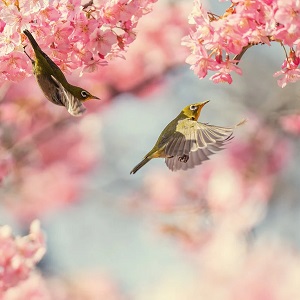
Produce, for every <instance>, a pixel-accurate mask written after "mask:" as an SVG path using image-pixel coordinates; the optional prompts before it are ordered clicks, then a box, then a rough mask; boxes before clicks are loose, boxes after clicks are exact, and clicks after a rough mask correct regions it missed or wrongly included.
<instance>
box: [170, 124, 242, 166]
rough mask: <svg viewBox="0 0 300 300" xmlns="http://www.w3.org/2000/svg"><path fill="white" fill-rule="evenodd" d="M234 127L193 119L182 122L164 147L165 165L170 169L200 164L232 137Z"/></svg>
mask: <svg viewBox="0 0 300 300" xmlns="http://www.w3.org/2000/svg"><path fill="white" fill-rule="evenodd" d="M242 123H243V122H240V123H239V124H238V125H241V124H242ZM238 125H236V126H238ZM236 126H235V127H236ZM235 127H220V126H213V125H209V124H204V123H200V122H197V121H193V120H188V121H186V122H184V126H181V127H179V131H177V132H176V133H175V134H174V138H172V139H171V140H170V141H169V143H168V144H167V146H166V148H165V153H166V155H167V157H166V159H165V162H166V165H167V166H168V168H169V169H171V170H172V171H177V170H187V169H190V168H193V167H194V166H196V165H200V164H201V163H202V161H205V160H208V159H209V156H210V155H212V154H214V153H215V152H217V151H219V150H222V149H223V146H224V145H225V144H227V143H228V142H229V141H230V140H232V139H233V130H234V128H235Z"/></svg>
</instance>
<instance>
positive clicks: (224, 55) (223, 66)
mask: <svg viewBox="0 0 300 300" xmlns="http://www.w3.org/2000/svg"><path fill="white" fill-rule="evenodd" d="M299 9H300V3H299V1H293V0H288V1H286V0H257V1H247V0H246V1H245V0H232V1H231V5H230V7H229V8H228V9H227V10H226V11H225V13H224V14H223V15H221V16H219V15H216V14H214V13H212V12H208V11H207V10H206V9H205V8H204V7H203V5H202V4H201V2H200V0H195V2H194V7H193V10H192V12H191V14H190V16H189V23H190V24H191V26H192V29H191V32H190V35H188V36H186V37H184V39H183V40H182V44H183V45H185V46H187V47H188V48H189V49H190V51H191V54H190V55H189V56H188V58H187V60H186V62H187V63H188V64H190V65H191V68H192V69H193V70H194V72H195V74H197V75H198V77H199V78H204V77H206V75H207V73H208V71H214V72H216V73H215V74H214V75H212V76H211V78H210V79H211V80H213V82H215V83H219V82H228V83H232V77H231V74H230V73H231V72H232V71H234V72H236V73H237V74H242V70H241V69H240V68H239V67H238V66H237V64H238V62H239V61H240V59H241V57H242V56H243V54H244V53H245V52H246V51H247V49H248V48H250V47H252V46H254V45H258V44H267V45H270V44H271V42H278V43H280V44H281V45H282V47H283V49H284V52H285V60H284V62H283V64H282V66H281V70H280V71H278V72H276V73H275V74H274V76H275V77H277V76H280V77H281V78H280V79H279V80H278V85H279V86H281V87H284V86H285V85H286V84H287V83H288V82H295V81H297V80H299V79H300V70H299V68H298V66H299V63H300V34H299V30H298V28H299V22H300V12H299ZM285 47H288V48H289V51H287V50H286V49H285Z"/></svg>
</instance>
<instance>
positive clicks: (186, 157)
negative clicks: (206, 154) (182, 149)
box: [178, 154, 189, 163]
mask: <svg viewBox="0 0 300 300" xmlns="http://www.w3.org/2000/svg"><path fill="white" fill-rule="evenodd" d="M178 160H179V161H180V162H184V163H186V162H187V161H188V160H189V156H188V155H186V154H183V155H182V156H179V157H178Z"/></svg>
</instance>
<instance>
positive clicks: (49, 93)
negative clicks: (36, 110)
mask: <svg viewBox="0 0 300 300" xmlns="http://www.w3.org/2000/svg"><path fill="white" fill-rule="evenodd" d="M23 33H24V34H25V35H26V36H27V38H28V39H29V41H30V43H31V46H32V48H33V50H34V53H35V60H33V59H32V58H31V57H30V56H29V55H28V53H27V52H26V51H25V47H26V46H25V47H24V52H25V54H26V55H27V56H28V57H29V59H30V60H31V62H32V65H33V73H34V75H35V78H36V80H37V82H38V84H39V86H40V88H41V89H42V91H43V93H44V95H45V96H46V98H47V99H48V100H49V101H51V102H52V103H54V104H56V105H61V106H65V107H66V108H67V110H68V112H69V113H70V114H71V115H72V116H80V115H82V114H83V113H84V112H85V110H86V108H85V107H84V105H83V104H82V102H84V101H87V100H90V99H99V98H98V97H96V96H93V95H92V94H91V93H89V92H88V91H86V90H84V89H82V88H81V87H78V86H75V85H72V84H70V83H68V81H67V79H66V77H65V75H64V74H63V72H62V71H61V69H60V68H59V67H58V66H57V65H56V64H55V63H54V62H53V61H52V60H51V59H50V58H49V56H48V55H47V54H46V53H45V52H43V51H42V49H41V48H40V46H39V45H38V43H37V42H36V40H35V39H34V38H33V36H32V34H31V33H30V32H29V31H28V30H27V29H26V30H24V31H23Z"/></svg>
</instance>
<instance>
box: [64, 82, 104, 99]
mask: <svg viewBox="0 0 300 300" xmlns="http://www.w3.org/2000/svg"><path fill="white" fill-rule="evenodd" d="M69 89H70V92H71V93H72V94H73V96H75V97H76V98H77V99H78V100H79V101H81V102H85V101H87V100H91V99H98V100H100V98H98V97H96V96H93V95H92V94H91V93H89V92H88V91H86V90H84V89H83V88H81V87H79V86H74V85H71V86H70V88H69Z"/></svg>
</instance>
